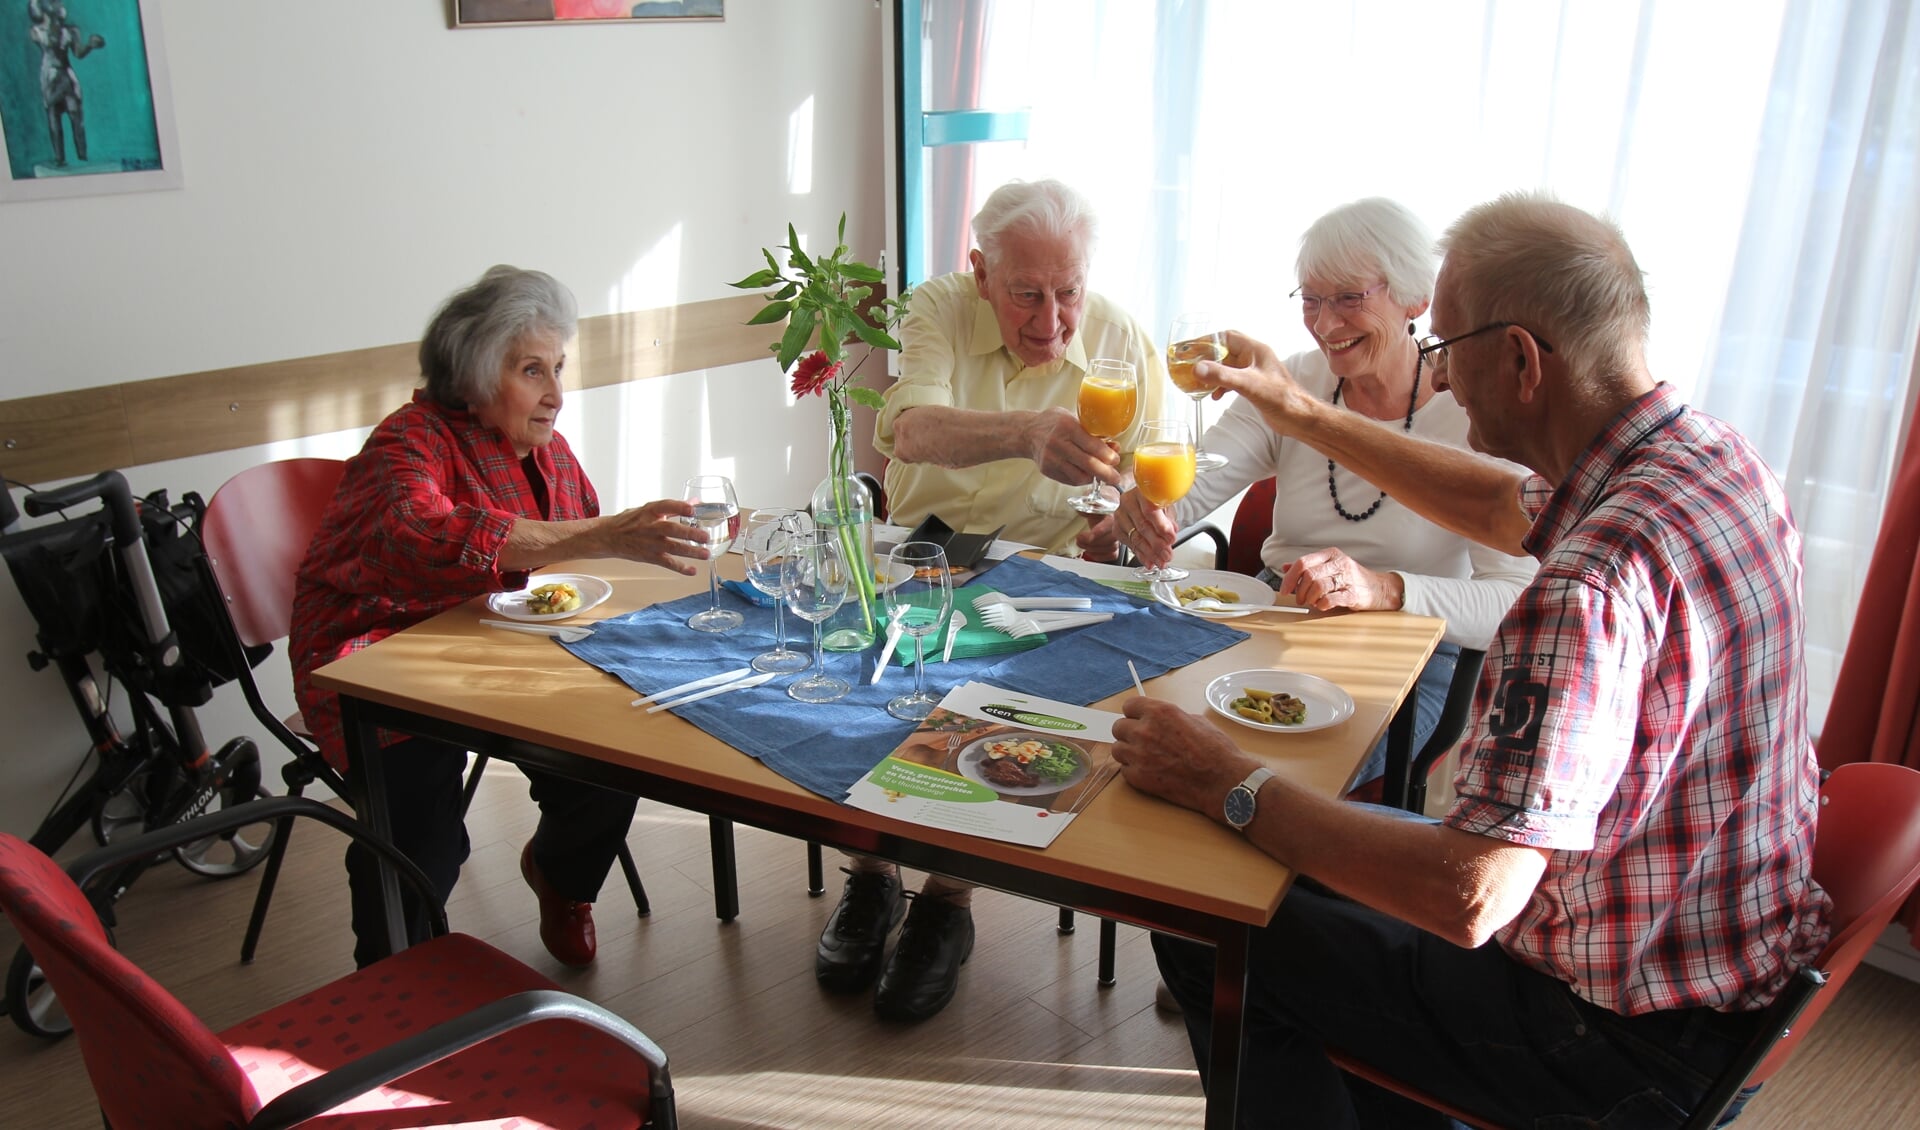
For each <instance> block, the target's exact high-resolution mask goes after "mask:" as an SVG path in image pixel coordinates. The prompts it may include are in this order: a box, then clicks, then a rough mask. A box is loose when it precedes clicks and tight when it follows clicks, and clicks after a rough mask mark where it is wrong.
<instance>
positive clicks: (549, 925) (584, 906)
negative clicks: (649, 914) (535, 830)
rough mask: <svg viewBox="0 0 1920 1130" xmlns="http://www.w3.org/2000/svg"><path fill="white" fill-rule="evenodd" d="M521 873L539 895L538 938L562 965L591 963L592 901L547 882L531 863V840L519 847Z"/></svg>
mask: <svg viewBox="0 0 1920 1130" xmlns="http://www.w3.org/2000/svg"><path fill="white" fill-rule="evenodd" d="M520 876H521V878H523V879H525V880H526V881H527V886H529V887H532V888H533V893H534V894H535V895H537V896H538V897H539V899H540V941H541V942H543V943H545V945H546V947H547V952H548V953H550V954H552V955H553V956H554V957H555V958H556V959H558V960H559V962H560V964H562V965H570V966H572V967H573V968H575V969H584V968H585V967H587V966H589V965H592V964H593V955H594V951H595V949H597V948H598V944H597V941H596V939H595V938H594V933H593V904H592V903H590V902H574V901H573V900H572V899H569V898H564V897H562V896H561V895H560V894H559V893H557V892H556V891H554V889H553V888H552V887H549V886H547V879H546V876H544V875H542V874H540V869H539V868H538V867H535V866H534V864H533V842H532V841H531V840H529V841H528V842H527V846H526V847H524V848H522V849H521V850H520Z"/></svg>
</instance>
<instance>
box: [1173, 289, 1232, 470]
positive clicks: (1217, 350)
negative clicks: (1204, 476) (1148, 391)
mask: <svg viewBox="0 0 1920 1130" xmlns="http://www.w3.org/2000/svg"><path fill="white" fill-rule="evenodd" d="M1226 359H1227V334H1226V330H1225V329H1224V328H1223V327H1222V326H1221V325H1220V319H1218V318H1216V317H1215V316H1213V315H1212V314H1206V313H1198V314H1182V315H1180V316H1179V317H1177V318H1175V319H1174V320H1173V332H1172V333H1171V334H1168V335H1167V376H1169V377H1171V378H1173V383H1174V387H1176V388H1178V389H1179V390H1180V391H1181V392H1184V393H1186V394H1187V395H1188V396H1190V397H1192V398H1193V441H1194V449H1193V467H1194V470H1195V471H1200V472H1206V471H1212V470H1215V469H1217V468H1220V467H1224V466H1226V465H1227V457H1226V456H1224V455H1221V454H1218V453H1217V452H1212V451H1208V450H1206V447H1205V445H1204V444H1202V443H1201V442H1200V437H1201V434H1202V433H1204V432H1205V431H1206V422H1205V420H1204V419H1203V418H1202V416H1201V405H1202V404H1204V403H1205V402H1206V399H1207V397H1209V396H1212V395H1213V390H1212V389H1210V388H1208V387H1207V386H1205V385H1203V384H1201V383H1200V382H1199V381H1198V380H1197V379H1195V378H1194V375H1193V363H1194V362H1195V361H1224V360H1226Z"/></svg>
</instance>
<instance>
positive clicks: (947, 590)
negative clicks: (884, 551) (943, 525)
mask: <svg viewBox="0 0 1920 1130" xmlns="http://www.w3.org/2000/svg"><path fill="white" fill-rule="evenodd" d="M887 575H888V576H890V577H905V578H907V579H906V580H903V581H901V582H900V583H899V584H896V585H894V586H893V588H891V589H889V590H888V591H887V613H888V615H889V617H890V618H891V619H892V620H893V621H895V622H897V623H898V624H899V625H900V631H901V633H902V634H903V635H909V636H912V637H913V693H912V694H903V695H901V696H900V697H898V698H896V699H894V700H893V701H891V702H889V703H887V713H888V714H891V715H893V716H894V717H895V718H899V719H902V720H904V721H908V722H918V721H920V720H921V719H923V718H925V717H926V716H927V715H929V714H931V713H933V708H934V707H935V706H937V705H939V700H938V699H936V698H934V696H932V695H930V694H928V693H927V654H926V639H927V637H928V636H931V635H933V634H934V633H936V632H938V631H939V630H940V626H941V625H942V624H944V623H946V622H947V620H948V617H949V614H950V613H951V612H952V611H953V573H952V571H951V570H949V569H948V568H947V551H946V550H944V549H942V548H940V547H939V546H937V545H935V544H933V543H932V542H928V541H910V542H907V543H906V544H904V545H900V546H896V547H894V550H893V552H892V553H890V554H888V555H887Z"/></svg>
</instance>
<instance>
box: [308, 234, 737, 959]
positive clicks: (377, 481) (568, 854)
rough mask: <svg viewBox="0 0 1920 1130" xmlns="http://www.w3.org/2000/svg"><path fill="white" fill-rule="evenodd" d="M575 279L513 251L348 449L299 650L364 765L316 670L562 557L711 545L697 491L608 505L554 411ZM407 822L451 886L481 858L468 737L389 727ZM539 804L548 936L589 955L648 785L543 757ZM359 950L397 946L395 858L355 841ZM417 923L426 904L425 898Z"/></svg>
mask: <svg viewBox="0 0 1920 1130" xmlns="http://www.w3.org/2000/svg"><path fill="white" fill-rule="evenodd" d="M576 323H577V315H576V313H575V306H574V300H573V295H572V294H571V293H570V292H569V291H568V290H567V288H566V287H564V286H562V285H561V284H560V283H559V282H557V281H555V280H554V279H553V278H551V277H550V276H548V275H545V274H542V273H540V272H539V271H527V270H521V269H518V268H515V267H506V266H500V267H494V268H493V269H491V270H489V271H488V272H487V273H486V274H485V275H483V276H482V277H481V278H480V281H479V282H477V283H475V284H474V285H472V286H470V287H468V288H466V289H465V290H462V291H460V292H459V293H457V294H455V295H454V296H453V297H452V298H450V299H448V300H447V302H446V304H445V305H444V306H442V307H441V308H440V310H439V312H438V313H437V314H435V315H434V318H433V321H432V323H431V324H430V325H429V326H428V327H427V333H426V336H425V338H424V339H423V340H422V341H421V342H420V372H421V375H422V377H423V379H424V382H425V385H426V387H425V388H424V389H421V390H419V391H417V392H415V393H414V394H413V401H412V403H410V404H407V405H405V406H404V407H402V408H400V409H399V410H397V411H395V412H394V413H393V414H392V415H390V416H388V417H387V418H386V419H385V420H383V421H381V422H380V424H379V425H377V426H376V427H375V428H374V429H373V434H372V435H370V436H368V437H367V443H366V446H365V447H363V448H362V449H361V450H360V453H359V454H358V455H356V456H354V457H353V458H352V459H350V460H348V461H347V467H346V471H345V473H344V474H343V475H342V477H341V480H340V487H339V490H338V492H337V493H336V494H335V495H334V498H333V502H332V503H331V505H329V507H328V508H327V513H326V516H325V517H324V518H323V519H322V521H321V523H320V528H319V532H318V533H316V534H315V535H314V539H313V544H312V545H311V546H309V547H308V550H307V558H306V561H305V562H304V563H303V564H302V565H301V567H300V576H299V581H298V585H297V588H296V590H295V594H294V616H293V636H292V639H291V640H290V641H289V655H290V657H291V661H292V664H293V668H294V689H295V693H296V695H297V696H298V699H299V703H300V708H301V710H302V712H303V713H304V714H305V717H306V720H307V722H308V724H309V726H310V728H311V729H312V731H313V735H314V738H315V740H316V741H317V742H318V743H319V745H320V749H321V752H322V753H323V754H324V755H325V756H326V758H327V759H328V760H329V761H330V762H332V763H333V765H334V767H335V768H336V769H339V770H341V771H342V772H344V773H346V774H347V775H348V777H349V779H351V778H352V776H353V774H354V766H353V765H351V764H349V763H348V760H347V756H346V749H345V746H344V744H343V741H342V737H341V729H340V710H339V703H338V701H337V699H336V697H335V696H334V695H332V694H330V693H327V692H323V691H320V690H318V689H316V688H315V687H314V685H313V679H312V676H313V672H314V671H316V670H318V669H319V668H321V667H324V666H326V665H327V664H328V663H330V662H332V661H333V660H335V659H337V658H339V657H340V656H342V655H346V654H348V653H350V652H353V651H357V650H358V649H360V648H363V647H366V646H367V645H369V644H371V643H373V642H375V641H376V640H379V639H381V638H383V637H385V636H388V635H391V634H392V633H394V632H398V631H400V630H402V629H404V628H407V627H409V626H411V625H413V624H417V623H419V622H420V621H422V620H425V619H427V618H428V617H430V616H433V615H435V614H436V613H439V612H441V611H444V610H445V609H448V608H451V607H453V606H454V605H457V604H461V603H464V602H465V601H468V600H470V599H472V598H473V597H476V596H481V595H484V594H486V593H491V592H501V591H506V590H511V589H517V588H520V587H522V586H524V585H525V584H526V579H527V574H528V573H529V572H530V571H532V570H533V569H535V568H537V567H539V566H540V565H543V564H545V563H547V562H551V561H558V560H564V559H567V558H574V557H622V558H627V559H629V560H633V561H644V562H650V563H652V564H655V565H661V566H664V567H666V568H668V569H672V570H674V571H675V572H677V573H681V574H685V575H692V574H693V572H694V568H695V567H694V566H693V565H692V564H690V563H689V562H687V561H682V560H680V558H683V557H684V558H691V559H693V560H704V559H705V558H706V557H707V547H706V544H705V542H704V540H703V539H702V537H701V535H700V534H699V533H698V532H697V531H696V530H695V528H694V527H692V526H690V525H687V524H685V523H683V522H681V521H680V519H681V518H684V517H690V516H691V514H692V507H691V506H690V505H688V504H687V503H684V502H681V501H678V500H663V501H659V502H651V503H648V504H647V505H645V506H639V507H635V508H633V509H631V510H625V511H622V512H620V513H618V514H613V515H607V516H602V515H601V514H600V501H599V498H598V497H597V496H596V495H595V494H594V490H593V485H592V484H591V483H589V482H588V481H587V476H586V472H585V471H584V470H582V469H581V467H580V464H579V462H578V460H576V459H575V458H574V455H573V451H572V449H571V448H569V447H568V446H567V441H566V439H565V438H563V437H562V436H561V435H560V433H558V432H556V431H555V430H554V424H555V421H556V420H557V418H558V417H559V415H560V407H561V403H562V401H563V400H564V393H563V391H562V388H561V375H562V372H563V370H564V369H565V367H566V360H567V358H566V345H567V342H568V341H570V340H571V339H572V338H573V336H574V331H575V327H576ZM385 749H386V756H385V758H384V765H385V767H386V778H387V795H388V808H389V811H390V812H391V814H392V827H393V833H394V840H395V841H396V843H397V845H398V846H399V847H400V849H401V850H402V851H404V852H405V853H406V854H407V856H408V857H409V858H410V859H412V860H413V861H414V862H415V863H418V864H419V865H420V867H421V869H422V870H424V871H425V872H426V873H427V875H428V876H429V877H430V878H431V879H432V880H433V882H434V884H435V886H436V888H437V889H438V891H439V893H440V895H441V897H442V898H443V899H444V898H445V897H446V895H447V894H448V893H450V892H451V891H452V890H453V884H454V881H455V880H456V879H457V878H459V874H460V864H461V863H462V862H463V861H464V860H465V859H466V858H467V851H468V841H467V833H466V825H465V822H464V820H463V819H462V796H461V774H462V772H463V771H464V769H465V766H466V751H465V750H462V749H459V748H457V747H454V746H450V745H447V744H445V743H442V742H436V741H431V740H428V739H425V738H408V739H405V740H403V741H397V742H393V743H392V744H389V745H387V746H386V747H385ZM527 776H528V778H529V779H530V780H531V782H532V788H531V792H532V794H533V798H534V800H535V801H536V802H537V803H538V804H539V805H540V824H539V827H538V828H537V829H536V830H535V832H534V834H533V838H532V839H531V840H530V841H528V843H527V845H526V848H525V849H524V850H523V851H522V853H521V856H520V870H521V874H522V875H524V876H525V877H526V880H527V883H528V885H529V886H531V887H532V888H533V890H534V892H535V894H536V896H537V897H538V899H539V903H540V940H541V941H542V942H544V943H545V944H546V947H547V950H548V951H549V952H550V953H552V954H553V956H554V957H556V958H558V959H559V960H560V961H562V962H563V963H565V964H567V965H571V966H583V965H587V964H588V963H590V962H592V960H593V956H594V949H595V938H594V929H593V909H592V904H593V900H594V898H595V896H596V895H598V893H599V890H600V885H601V883H602V882H603V881H605V879H606V877H607V872H608V870H609V869H610V868H611V866H612V864H613V861H614V859H615V857H616V856H617V855H618V852H619V847H620V843H621V841H622V839H623V838H624V837H625V836H626V833H627V826H628V824H629V823H630V822H631V821H632V819H633V809H634V798H633V797H631V796H625V795H622V794H619V793H615V792H611V791H608V790H605V789H601V788H597V787H595V786H592V785H585V784H581V783H578V782H574V781H568V780H563V779H561V778H558V777H553V776H550V775H547V774H544V773H539V772H535V771H531V770H529V771H527ZM347 876H348V882H349V886H350V888H351V891H352V906H353V932H354V938H355V945H354V960H355V962H356V963H357V964H359V965H361V966H365V965H367V964H368V963H370V962H373V961H376V960H378V959H379V958H381V957H383V956H385V954H386V951H387V943H386V938H385V932H384V915H383V913H382V910H381V903H380V891H379V882H378V873H377V869H376V867H375V864H374V861H373V859H372V858H371V856H370V855H369V854H367V853H365V852H363V851H360V850H357V849H353V848H350V849H348V852H347ZM407 917H408V923H407V925H408V930H409V933H410V934H411V935H412V936H413V937H415V938H419V937H423V936H424V935H425V929H426V919H425V916H424V914H423V912H422V911H421V910H420V908H419V907H417V906H414V905H412V904H411V902H410V903H409V905H408V909H407Z"/></svg>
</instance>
